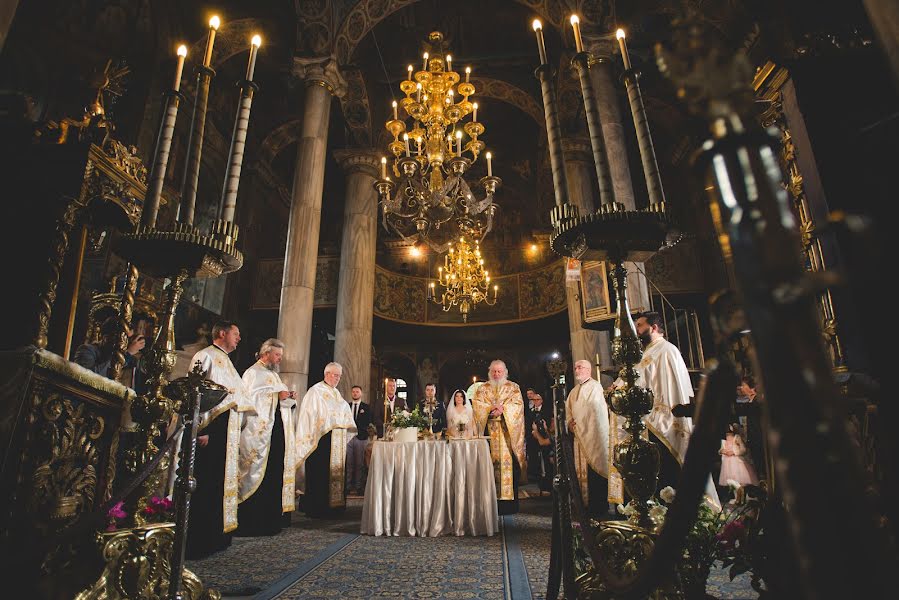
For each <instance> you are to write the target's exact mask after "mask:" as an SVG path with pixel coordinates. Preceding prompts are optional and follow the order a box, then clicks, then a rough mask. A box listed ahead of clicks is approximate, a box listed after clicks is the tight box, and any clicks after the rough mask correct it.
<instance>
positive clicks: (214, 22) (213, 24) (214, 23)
mask: <svg viewBox="0 0 899 600" xmlns="http://www.w3.org/2000/svg"><path fill="white" fill-rule="evenodd" d="M221 24H222V21H221V19H219V18H218V16H217V15H216V16H214V17H212V18H211V19H209V37H207V38H206V53H205V54H204V55H203V66H204V67H208V66H209V65H211V64H212V46H213V44H215V32H216V31H218V28H219V25H221Z"/></svg>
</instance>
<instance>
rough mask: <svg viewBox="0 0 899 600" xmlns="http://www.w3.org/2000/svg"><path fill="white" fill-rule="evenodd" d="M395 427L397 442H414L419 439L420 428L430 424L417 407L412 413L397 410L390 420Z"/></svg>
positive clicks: (395, 439) (394, 439) (394, 438)
mask: <svg viewBox="0 0 899 600" xmlns="http://www.w3.org/2000/svg"><path fill="white" fill-rule="evenodd" d="M390 426H391V427H393V431H394V437H393V441H395V442H414V441H416V440H418V430H419V429H425V428H427V426H428V420H427V418H425V416H424V415H423V414H421V411H419V410H418V408H417V407H416V408H415V409H414V410H413V411H412V412H411V413H410V412H409V411H406V410H401V411H397V412H395V413H394V414H393V419H391V421H390Z"/></svg>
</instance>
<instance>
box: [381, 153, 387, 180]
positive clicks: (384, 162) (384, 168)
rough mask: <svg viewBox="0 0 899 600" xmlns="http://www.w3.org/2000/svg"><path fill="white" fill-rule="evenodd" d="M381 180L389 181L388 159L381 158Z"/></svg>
mask: <svg viewBox="0 0 899 600" xmlns="http://www.w3.org/2000/svg"><path fill="white" fill-rule="evenodd" d="M381 179H387V157H386V156H382V157H381Z"/></svg>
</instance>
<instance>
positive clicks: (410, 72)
mask: <svg viewBox="0 0 899 600" xmlns="http://www.w3.org/2000/svg"><path fill="white" fill-rule="evenodd" d="M406 70H407V71H409V81H412V65H409V66H408V67H407V68H406Z"/></svg>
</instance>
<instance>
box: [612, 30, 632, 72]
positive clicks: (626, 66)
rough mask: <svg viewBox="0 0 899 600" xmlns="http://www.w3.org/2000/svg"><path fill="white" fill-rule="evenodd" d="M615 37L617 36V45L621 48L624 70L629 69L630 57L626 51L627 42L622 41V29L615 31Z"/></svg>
mask: <svg viewBox="0 0 899 600" xmlns="http://www.w3.org/2000/svg"><path fill="white" fill-rule="evenodd" d="M615 37H616V38H618V47H619V48H621V60H623V61H624V70H625V71H630V70H631V57H630V54H628V53H627V43H626V42H625V41H624V29H619V30H618V31H616V32H615Z"/></svg>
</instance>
